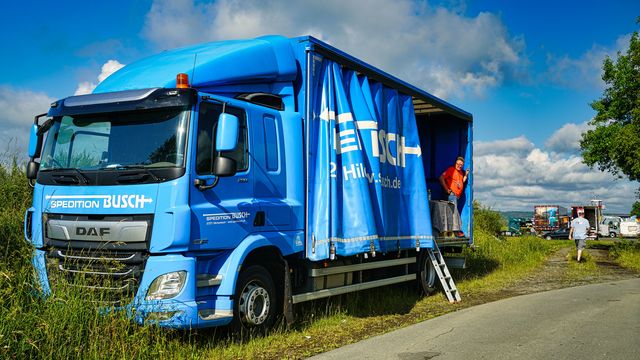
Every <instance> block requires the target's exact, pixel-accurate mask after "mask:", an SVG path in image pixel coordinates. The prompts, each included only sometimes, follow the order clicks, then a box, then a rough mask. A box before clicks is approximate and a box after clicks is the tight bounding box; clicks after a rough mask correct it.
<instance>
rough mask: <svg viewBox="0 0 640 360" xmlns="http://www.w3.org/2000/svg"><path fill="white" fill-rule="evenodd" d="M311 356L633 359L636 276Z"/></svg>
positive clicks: (639, 294) (638, 294)
mask: <svg viewBox="0 0 640 360" xmlns="http://www.w3.org/2000/svg"><path fill="white" fill-rule="evenodd" d="M463 300H464V294H463ZM312 359H401V360H414V359H415V360H418V359H420V360H424V359H436V360H443V359H581V360H584V359H634V360H636V359H640V279H631V280H622V281H615V282H611V283H604V284H594V285H587V286H580V287H574V288H566V289H560V290H553V291H548V292H543V293H537V294H531V295H525V296H518V297H514V298H510V299H504V300H500V301H496V302H493V303H488V304H483V305H479V306H475V307H471V308H467V309H464V310H461V311H458V312H455V313H450V314H447V315H444V316H440V317H437V318H434V319H431V320H428V321H424V322H422V323H419V324H415V325H412V326H409V327H406V328H404V329H400V330H397V331H394V332H391V333H388V334H385V335H381V336H377V337H374V338H370V339H367V340H364V341H361V342H359V343H356V344H351V345H348V346H345V347H342V348H340V349H336V350H333V351H330V352H327V353H324V354H321V355H319V356H315V357H313V358H312Z"/></svg>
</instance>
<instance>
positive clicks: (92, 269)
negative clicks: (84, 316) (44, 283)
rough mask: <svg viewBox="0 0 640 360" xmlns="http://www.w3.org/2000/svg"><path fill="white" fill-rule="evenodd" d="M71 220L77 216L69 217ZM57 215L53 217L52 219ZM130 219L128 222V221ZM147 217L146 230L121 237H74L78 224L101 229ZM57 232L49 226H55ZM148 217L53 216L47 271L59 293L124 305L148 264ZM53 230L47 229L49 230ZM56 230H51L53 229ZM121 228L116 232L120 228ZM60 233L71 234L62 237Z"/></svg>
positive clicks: (49, 221)
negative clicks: (127, 237) (130, 236)
mask: <svg viewBox="0 0 640 360" xmlns="http://www.w3.org/2000/svg"><path fill="white" fill-rule="evenodd" d="M71 219H73V220H71ZM52 220H53V221H52ZM128 221H129V222H128ZM141 221H143V222H147V223H148V224H149V226H148V227H146V234H138V236H137V237H133V238H129V239H124V241H120V239H118V238H114V236H113V234H111V235H112V236H111V237H109V239H108V240H107V239H102V238H100V237H99V236H97V237H96V239H91V238H89V239H88V238H87V237H86V236H85V237H84V238H83V239H82V240H79V239H74V238H73V235H74V234H75V232H73V231H69V230H73V229H76V228H78V227H83V228H89V229H91V228H100V227H101V226H102V227H103V228H104V227H108V226H110V224H114V223H116V222H117V223H118V227H122V225H123V224H128V223H130V224H134V225H135V224H140V222H141ZM52 224H53V226H55V227H57V229H55V228H54V231H51V229H52V228H53V226H52ZM150 225H151V217H150V216H140V215H138V216H135V218H134V217H124V219H123V217H109V216H105V217H100V218H96V217H95V216H93V217H92V218H87V217H86V216H85V217H83V216H73V217H72V218H70V216H69V215H64V216H56V215H49V216H48V219H47V224H45V225H44V227H45V244H46V245H47V255H46V256H47V273H48V276H49V283H50V285H51V289H52V291H53V293H54V295H55V296H57V297H62V298H65V297H67V298H68V297H79V298H80V299H82V300H88V301H94V302H98V303H100V304H102V305H111V306H121V305H124V304H126V303H128V302H130V301H131V300H132V299H133V296H135V294H136V291H137V289H138V286H139V284H140V280H141V279H142V274H143V272H144V268H145V263H146V260H147V258H148V257H149V252H148V249H149V246H148V244H149V241H148V240H149V238H150V232H151V226H150ZM47 230H49V231H47ZM51 233H53V235H52V234H51ZM116 233H117V232H116ZM56 234H69V235H65V237H64V238H61V237H60V235H56ZM55 237H57V238H55Z"/></svg>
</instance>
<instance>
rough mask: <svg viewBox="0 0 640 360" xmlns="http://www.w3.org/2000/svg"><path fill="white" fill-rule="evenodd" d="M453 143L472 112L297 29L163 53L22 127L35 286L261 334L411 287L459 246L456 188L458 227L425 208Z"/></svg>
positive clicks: (440, 193) (168, 319) (175, 321)
mask: <svg viewBox="0 0 640 360" xmlns="http://www.w3.org/2000/svg"><path fill="white" fill-rule="evenodd" d="M471 143H472V116H471V114H469V113H467V112H465V111H463V110H461V109H459V108H457V107H455V106H453V105H451V104H449V103H447V102H445V101H443V100H441V99H438V98H437V97H435V96H433V95H430V94H428V93H427V92H425V91H423V90H420V89H418V88H416V87H414V86H412V85H410V84H408V83H406V82H403V81H401V80H399V79H397V78H395V77H394V76H392V75H389V74H387V73H385V72H383V71H381V70H379V69H377V68H375V67H373V66H371V65H369V64H367V63H365V62H363V61H361V60H358V59H356V58H354V57H353V56H350V55H348V54H346V53H344V52H342V51H340V50H338V49H336V48H334V47H332V46H330V45H328V44H326V43H324V42H322V41H319V40H317V39H315V38H313V37H311V36H306V37H298V38H286V37H282V36H265V37H260V38H256V39H248V40H233V41H221V42H213V43H206V44H200V45H195V46H190V47H185V48H181V49H176V50H172V51H165V52H162V53H160V54H157V55H155V56H151V57H149V58H145V59H142V60H139V61H137V62H134V63H132V64H130V65H127V66H125V67H124V68H122V69H120V70H119V71H117V72H116V73H114V74H112V75H111V76H110V77H108V78H107V79H106V80H104V81H103V82H102V83H101V84H99V86H98V87H97V88H96V89H95V90H94V92H93V93H92V94H87V95H79V96H70V97H67V98H64V99H61V100H58V101H55V102H53V103H52V104H51V107H50V109H49V110H48V112H47V113H46V114H41V115H38V116H36V117H35V119H34V124H33V126H32V128H31V138H30V143H29V157H30V161H29V163H28V165H27V178H29V180H30V182H31V184H32V185H33V186H34V192H33V204H32V207H30V208H29V209H28V210H27V211H26V214H25V222H24V223H25V229H24V232H25V238H26V239H27V240H28V241H29V242H30V243H32V244H33V247H34V253H33V266H34V267H35V269H36V273H37V277H38V287H39V289H40V290H41V292H42V293H43V294H45V295H49V294H52V293H55V292H56V291H58V290H57V289H58V288H59V287H61V286H63V285H64V284H67V283H74V282H75V284H76V286H80V287H81V288H82V289H84V290H86V291H88V294H89V295H87V296H91V297H95V299H93V300H99V303H100V304H102V305H101V306H107V307H113V308H116V309H122V310H124V311H128V313H129V314H130V316H131V317H132V318H133V319H135V321H137V322H139V323H154V324H157V325H159V326H162V327H170V328H200V327H211V326H220V325H228V324H233V325H234V326H237V327H238V328H240V329H251V328H266V327H268V326H270V325H272V324H273V323H274V321H276V320H277V319H278V318H280V317H281V316H284V318H285V319H286V320H287V321H292V320H293V315H292V314H293V312H292V306H293V305H294V304H296V303H301V302H305V301H310V300H314V299H319V298H324V297H328V296H332V295H338V294H345V293H349V292H353V291H359V290H364V289H369V288H373V287H377V286H383V285H389V284H394V283H400V282H408V281H417V283H418V284H419V285H420V286H421V287H422V289H423V290H424V291H425V292H426V293H429V292H430V291H432V290H433V288H434V286H435V285H436V282H437V280H438V279H440V281H442V282H443V284H444V282H445V281H447V278H450V274H449V273H448V270H447V266H446V263H445V262H443V261H442V253H441V252H439V251H438V249H439V247H438V245H439V246H440V247H447V248H449V249H453V250H455V249H457V248H460V247H463V246H468V245H470V244H471V243H472V241H473V236H472V235H473V234H472V196H473V193H472V181H473V176H471V177H470V179H469V180H468V182H467V183H466V184H465V189H464V193H463V196H462V197H461V199H460V201H459V202H458V209H456V210H457V211H459V213H460V215H461V222H462V224H461V230H462V232H463V233H464V235H462V236H460V235H456V236H455V237H453V238H451V237H446V236H444V237H443V236H442V234H447V232H445V233H440V232H435V233H434V230H433V228H432V216H435V213H439V214H440V212H441V211H444V210H442V209H440V208H437V207H436V209H435V210H434V208H433V206H431V208H430V199H431V198H433V199H438V198H440V199H446V194H444V190H443V189H442V188H441V187H440V186H439V183H438V176H439V175H440V174H441V173H442V172H443V171H444V170H445V169H446V168H447V167H449V166H451V165H452V164H453V163H454V161H455V159H456V157H458V156H464V157H466V159H467V162H466V165H467V166H468V167H471V166H472V164H473V162H472V147H471ZM433 203H434V201H431V204H433ZM440 215H442V216H445V215H446V214H445V215H443V214H440ZM445 217H446V216H445ZM434 254H435V255H438V256H440V257H434V256H435V255H434ZM454 263H455V264H458V265H460V261H458V262H455V261H453V260H452V261H449V265H450V266H451V264H454ZM438 265H439V266H438ZM441 268H444V269H445V270H447V272H446V273H442V271H441ZM448 274H449V275H448ZM451 281H452V280H451ZM451 284H452V286H449V287H447V288H448V289H449V290H451V292H455V291H457V289H455V287H454V285H453V282H451ZM447 293H449V291H448V292H447Z"/></svg>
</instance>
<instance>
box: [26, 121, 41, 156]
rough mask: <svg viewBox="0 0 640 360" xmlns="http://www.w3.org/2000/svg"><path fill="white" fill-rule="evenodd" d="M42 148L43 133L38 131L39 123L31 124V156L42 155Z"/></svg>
mask: <svg viewBox="0 0 640 360" xmlns="http://www.w3.org/2000/svg"><path fill="white" fill-rule="evenodd" d="M41 148H42V134H39V133H38V125H36V124H33V125H31V134H30V136H29V157H30V158H37V157H40V149H41Z"/></svg>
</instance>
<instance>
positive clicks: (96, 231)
mask: <svg viewBox="0 0 640 360" xmlns="http://www.w3.org/2000/svg"><path fill="white" fill-rule="evenodd" d="M110 231H111V229H109V228H95V227H88V228H85V227H80V226H78V227H77V228H76V235H87V236H104V235H107V234H109V233H110Z"/></svg>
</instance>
